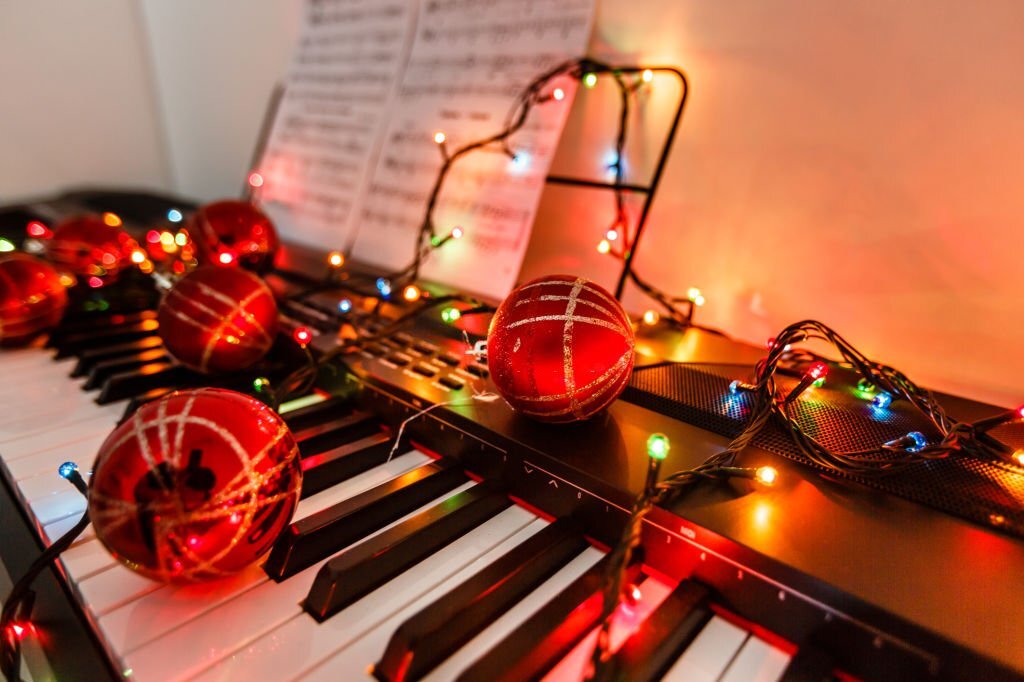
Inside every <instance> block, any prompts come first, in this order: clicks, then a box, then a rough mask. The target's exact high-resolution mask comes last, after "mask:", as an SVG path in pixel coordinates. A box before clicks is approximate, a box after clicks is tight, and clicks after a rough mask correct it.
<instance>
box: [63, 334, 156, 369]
mask: <svg viewBox="0 0 1024 682" xmlns="http://www.w3.org/2000/svg"><path fill="white" fill-rule="evenodd" d="M163 345H164V342H163V340H162V339H161V338H160V337H159V336H147V337H144V338H141V339H137V340H135V341H129V342H127V343H118V344H115V345H113V346H108V347H106V348H93V349H91V350H87V351H83V352H82V353H79V355H78V362H77V363H75V368H74V369H73V370H71V376H73V377H84V376H86V375H88V374H89V370H91V369H92V368H93V366H94V365H96V363H98V362H103V361H105V360H112V359H114V358H121V357H125V356H126V355H132V354H135V353H141V352H143V351H147V350H152V349H154V348H163Z"/></svg>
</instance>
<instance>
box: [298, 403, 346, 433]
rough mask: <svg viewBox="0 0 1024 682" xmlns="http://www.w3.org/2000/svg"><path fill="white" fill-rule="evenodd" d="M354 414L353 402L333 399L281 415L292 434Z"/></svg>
mask: <svg viewBox="0 0 1024 682" xmlns="http://www.w3.org/2000/svg"><path fill="white" fill-rule="evenodd" d="M351 412H352V401H351V400H349V399H347V398H341V397H332V398H327V399H326V400H322V401H320V402H318V403H313V404H312V405H306V406H305V407H300V408H299V409H297V410H292V411H291V412H288V413H286V414H283V415H281V416H282V417H283V418H284V420H285V421H286V422H288V426H289V428H291V430H292V433H294V432H295V431H299V430H301V429H304V428H306V427H308V426H313V425H315V424H317V423H319V422H322V421H324V420H326V419H330V418H331V417H335V416H341V415H345V414H350V413H351Z"/></svg>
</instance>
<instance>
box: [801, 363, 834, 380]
mask: <svg viewBox="0 0 1024 682" xmlns="http://www.w3.org/2000/svg"><path fill="white" fill-rule="evenodd" d="M804 376H806V377H810V378H811V379H815V380H816V379H824V378H825V377H827V376H828V365H826V364H825V363H824V362H815V363H812V364H811V366H810V367H808V368H807V371H806V372H805V373H804Z"/></svg>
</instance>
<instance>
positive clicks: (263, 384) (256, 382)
mask: <svg viewBox="0 0 1024 682" xmlns="http://www.w3.org/2000/svg"><path fill="white" fill-rule="evenodd" d="M268 386H270V379H268V378H266V377H256V378H255V379H253V381H252V388H253V390H254V391H256V392H257V393H263V389H265V388H267V387H268Z"/></svg>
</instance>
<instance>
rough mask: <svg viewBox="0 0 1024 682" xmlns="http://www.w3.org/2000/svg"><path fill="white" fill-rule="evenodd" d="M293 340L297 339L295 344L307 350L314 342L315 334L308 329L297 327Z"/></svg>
mask: <svg viewBox="0 0 1024 682" xmlns="http://www.w3.org/2000/svg"><path fill="white" fill-rule="evenodd" d="M292 338H293V339H295V343H297V344H299V345H300V346H302V347H303V348H305V347H306V345H308V344H309V342H310V341H312V340H313V332H311V331H309V328H308V327H296V328H295V331H293V332H292Z"/></svg>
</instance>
